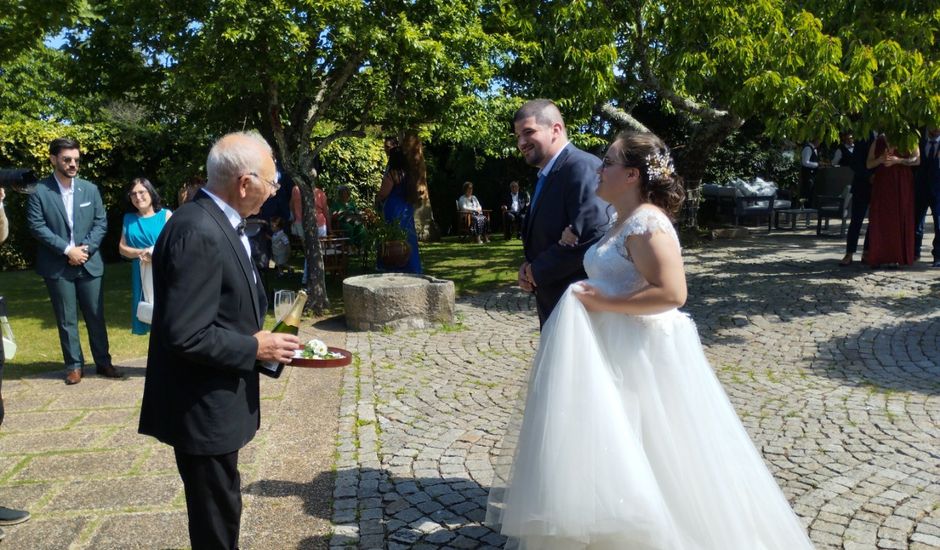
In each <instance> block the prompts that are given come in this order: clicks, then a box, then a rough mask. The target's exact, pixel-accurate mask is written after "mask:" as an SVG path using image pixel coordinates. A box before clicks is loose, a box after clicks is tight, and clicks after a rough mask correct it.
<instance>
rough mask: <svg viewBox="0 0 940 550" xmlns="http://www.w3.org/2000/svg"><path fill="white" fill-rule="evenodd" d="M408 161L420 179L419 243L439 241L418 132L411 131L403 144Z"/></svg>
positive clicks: (418, 206) (418, 209) (438, 231)
mask: <svg viewBox="0 0 940 550" xmlns="http://www.w3.org/2000/svg"><path fill="white" fill-rule="evenodd" d="M401 147H402V151H403V152H404V153H405V158H406V159H407V160H408V164H409V167H408V168H409V172H411V173H412V174H414V175H415V177H417V179H418V182H417V184H418V201H419V202H418V204H416V205H415V231H416V232H417V233H418V240H419V241H439V240H440V239H441V231H440V229H439V228H438V226H437V222H435V221H434V213H433V212H432V211H431V194H430V191H429V189H428V180H427V174H428V170H427V165H426V164H425V162H424V147H423V144H422V143H421V138H420V137H419V136H418V132H417V130H414V129H412V130H409V131H408V132H407V133H406V134H405V137H404V138H403V139H402V143H401Z"/></svg>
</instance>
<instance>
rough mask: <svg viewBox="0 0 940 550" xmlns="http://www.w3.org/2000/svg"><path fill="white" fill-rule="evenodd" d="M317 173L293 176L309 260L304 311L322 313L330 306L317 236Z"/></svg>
mask: <svg viewBox="0 0 940 550" xmlns="http://www.w3.org/2000/svg"><path fill="white" fill-rule="evenodd" d="M316 177H317V176H316V174H312V175H307V176H302V175H301V174H300V173H298V174H297V175H296V176H293V178H292V179H293V181H294V184H295V185H297V186H298V187H299V188H300V199H301V200H300V202H301V208H302V211H303V219H302V220H301V223H302V225H303V229H304V258H306V262H307V285H306V290H307V296H308V298H307V305H306V307H304V313H307V314H311V313H312V314H314V315H322V314H323V312H324V311H325V310H326V309H327V308H328V307H330V300H329V298H328V297H327V295H326V275H325V273H324V272H323V252H322V250H321V249H320V239H319V237H318V236H317V211H316V206H315V204H314V195H313V193H314V191H313V190H314V189H315V188H316Z"/></svg>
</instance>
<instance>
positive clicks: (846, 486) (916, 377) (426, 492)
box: [330, 234, 940, 550]
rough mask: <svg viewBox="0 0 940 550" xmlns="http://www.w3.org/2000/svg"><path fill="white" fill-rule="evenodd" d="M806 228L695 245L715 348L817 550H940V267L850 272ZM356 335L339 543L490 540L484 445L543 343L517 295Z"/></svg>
mask: <svg viewBox="0 0 940 550" xmlns="http://www.w3.org/2000/svg"><path fill="white" fill-rule="evenodd" d="M841 255H842V245H841V243H840V242H838V241H836V240H824V239H815V238H810V237H808V236H805V235H792V236H780V235H779V234H776V235H773V236H770V237H757V238H753V237H752V238H750V239H747V240H744V241H733V242H731V243H730V244H729V243H727V242H722V243H710V244H708V245H706V246H705V247H703V248H700V249H695V250H689V251H687V252H686V263H687V269H688V273H689V284H690V297H689V303H688V305H687V306H686V308H685V309H686V310H687V311H689V313H691V314H692V316H693V318H694V319H695V321H696V323H697V325H698V329H699V332H700V334H701V337H702V341H703V343H704V345H705V346H706V348H707V354H708V356H709V359H710V360H711V362H712V365H713V367H714V368H715V370H716V372H717V374H718V377H719V378H720V380H721V382H722V383H723V385H724V386H725V389H726V391H727V392H728V394H729V396H730V398H731V400H732V402H733V403H734V406H735V408H736V409H737V411H738V413H739V415H740V416H741V418H742V420H743V422H744V424H745V426H746V428H747V430H748V432H749V433H750V434H751V437H752V438H753V440H754V441H755V443H756V445H757V447H758V448H759V449H760V450H761V452H762V454H763V456H764V458H765V460H766V462H767V464H768V466H769V467H770V469H771V471H772V472H773V474H774V476H775V477H776V479H777V481H778V482H779V483H780V485H781V486H782V487H783V489H784V492H785V493H786V495H787V497H788V498H789V500H790V502H791V503H792V505H793V507H794V509H795V511H796V512H797V514H798V515H799V516H800V518H801V520H802V521H803V523H804V524H805V525H806V526H807V527H808V530H809V534H810V537H811V538H812V540H813V541H814V543H815V544H816V545H817V547H818V548H845V549H872V548H886V549H887V548H897V549H901V548H911V549H915V550H924V549H927V548H938V547H940V454H938V453H940V450H938V449H940V364H938V363H940V271H938V270H930V269H929V268H926V267H925V266H924V265H923V264H921V265H920V266H918V267H915V268H910V269H903V270H884V271H872V270H868V269H865V268H862V267H851V268H848V269H840V268H838V267H837V266H836V265H835V263H836V262H837V261H838V259H839V258H840V257H841ZM458 317H459V323H458V324H456V325H454V326H444V327H440V328H438V329H437V330H432V331H411V332H399V333H381V332H366V333H350V334H349V335H348V339H347V345H348V346H349V347H350V349H352V350H354V351H355V352H356V353H357V354H358V360H357V361H356V363H354V365H353V366H352V367H350V368H348V369H347V370H346V371H345V373H344V377H343V395H342V400H341V410H340V427H339V434H340V435H339V439H338V463H337V478H336V485H335V489H334V499H335V500H334V508H333V517H332V521H333V524H334V536H333V538H332V540H331V543H330V544H331V547H333V548H338V547H347V546H348V547H358V548H389V549H398V548H491V547H499V546H501V545H502V544H503V543H504V539H503V537H501V536H500V535H498V534H497V533H494V532H493V531H491V530H490V529H488V528H486V527H484V526H482V525H481V521H482V520H483V517H484V509H485V504H486V495H487V490H488V487H489V485H490V482H491V479H492V476H493V470H492V466H491V462H490V459H491V455H492V453H493V451H494V446H495V445H496V443H497V441H498V440H499V438H500V436H501V433H502V429H503V427H504V426H505V423H506V422H507V420H508V415H509V412H510V411H511V409H512V407H513V404H514V401H515V395H516V393H517V392H518V390H519V388H520V387H521V384H522V383H523V380H524V378H525V375H526V372H527V369H528V367H529V362H530V360H531V358H532V357H533V354H534V351H535V349H536V346H537V341H538V330H537V329H538V322H537V319H536V316H535V314H534V304H533V301H532V300H531V299H530V298H529V297H528V296H526V295H524V294H522V293H520V292H519V291H517V290H513V289H508V288H507V289H503V290H499V291H494V292H488V293H485V294H480V295H477V296H473V297H469V298H466V299H461V300H459V303H458Z"/></svg>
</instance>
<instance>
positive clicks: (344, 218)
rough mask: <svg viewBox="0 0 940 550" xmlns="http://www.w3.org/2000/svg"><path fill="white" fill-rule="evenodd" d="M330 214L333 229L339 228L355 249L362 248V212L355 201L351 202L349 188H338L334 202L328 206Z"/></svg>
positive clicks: (363, 228) (341, 186) (363, 230)
mask: <svg viewBox="0 0 940 550" xmlns="http://www.w3.org/2000/svg"><path fill="white" fill-rule="evenodd" d="M330 212H332V213H333V227H334V228H339V230H340V231H342V232H343V233H344V234H345V235H346V236H348V237H349V242H350V244H352V245H353V246H355V247H356V248H359V247H360V246H362V240H363V237H364V236H365V226H364V225H363V222H362V212H360V211H359V205H357V204H356V201H354V200H352V197H351V196H350V193H349V187H347V186H345V185H340V186H339V188H338V189H337V197H336V200H334V201H333V203H332V204H330Z"/></svg>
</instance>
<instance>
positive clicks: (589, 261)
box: [584, 206, 679, 295]
mask: <svg viewBox="0 0 940 550" xmlns="http://www.w3.org/2000/svg"><path fill="white" fill-rule="evenodd" d="M659 231H661V232H663V233H666V234H668V235H671V236H672V238H673V239H675V241H676V246H679V236H678V235H676V230H675V228H673V226H672V222H671V221H669V218H668V217H667V216H666V215H665V214H664V213H663V212H662V211H660V210H659V209H658V208H653V207H649V206H642V207H640V208H638V209H636V211H634V213H633V214H632V215H631V216H630V217H629V218H627V220H626V221H625V222H623V223H622V224H617V223H616V219H615V220H614V225H613V227H611V228H610V230H609V231H608V232H607V234H605V235H604V236H603V237H601V240H599V241H597V243H595V244H594V246H592V247H591V248H589V249H588V250H587V252H586V253H585V254H584V271H585V272H587V275H588V278H589V282H590V283H591V284H592V285H594V286H596V287H597V288H598V289H599V290H600V291H601V292H603V293H604V294H609V295H624V294H630V293H632V292H636V291H637V290H640V289H641V288H643V287H645V286H647V285H648V284H649V282H648V281H647V280H646V279H644V278H643V276H642V275H641V274H640V272H639V271H637V269H636V266H634V265H633V261H632V260H631V259H630V253H629V251H628V250H627V237H629V236H630V235H643V234H645V233H656V232H659Z"/></svg>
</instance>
